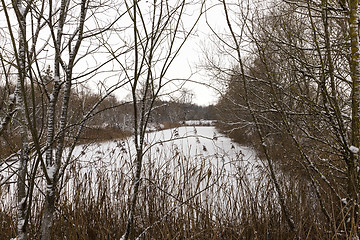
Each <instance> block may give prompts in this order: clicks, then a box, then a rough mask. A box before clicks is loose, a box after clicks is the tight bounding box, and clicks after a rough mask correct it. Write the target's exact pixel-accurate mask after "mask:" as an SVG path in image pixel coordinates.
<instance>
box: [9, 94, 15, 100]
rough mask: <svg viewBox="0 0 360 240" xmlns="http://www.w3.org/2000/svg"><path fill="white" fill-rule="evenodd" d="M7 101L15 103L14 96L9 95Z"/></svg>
mask: <svg viewBox="0 0 360 240" xmlns="http://www.w3.org/2000/svg"><path fill="white" fill-rule="evenodd" d="M9 100H10V101H11V102H14V101H15V94H10V95H9Z"/></svg>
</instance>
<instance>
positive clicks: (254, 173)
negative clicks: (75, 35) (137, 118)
mask: <svg viewBox="0 0 360 240" xmlns="http://www.w3.org/2000/svg"><path fill="white" fill-rule="evenodd" d="M134 145H135V144H134V142H133V138H128V139H124V140H113V141H108V142H101V143H93V144H88V145H79V146H77V147H76V148H75V149H74V152H73V155H72V161H71V163H70V165H69V166H68V171H67V173H66V176H65V177H64V178H63V179H64V181H65V182H64V183H63V184H62V186H63V187H62V193H61V196H63V197H65V198H66V199H68V200H69V201H71V199H72V198H73V197H74V196H75V195H76V194H79V193H78V192H77V191H76V190H75V189H74V187H73V186H77V185H78V184H79V183H81V184H84V186H86V188H87V189H88V191H93V194H96V192H97V187H98V186H99V184H100V183H101V182H106V184H108V186H110V187H109V188H110V189H109V191H111V192H110V196H112V198H113V201H122V202H125V201H127V197H128V196H127V194H128V190H129V189H130V187H131V183H132V181H131V180H132V178H133V176H134V171H135V167H134V166H135V164H134V161H135V147H134ZM144 149H145V154H144V160H143V171H142V179H143V184H144V185H146V184H150V183H151V184H154V185H156V186H157V187H158V188H159V189H163V190H164V191H165V190H166V191H169V192H170V193H171V194H172V195H174V196H175V195H176V196H178V197H179V198H181V199H189V198H191V197H194V196H199V197H201V199H203V200H204V199H206V201H205V202H206V203H207V204H210V205H211V207H212V208H223V207H226V206H224V204H226V205H229V204H230V205H231V204H232V201H239V194H251V193H252V192H255V191H256V187H257V186H258V184H259V182H258V180H259V179H260V178H261V175H262V168H263V167H262V162H261V161H260V160H258V158H257V157H256V154H255V152H254V150H253V149H251V148H249V147H244V146H240V145H238V144H236V143H234V142H233V141H232V140H231V139H230V138H228V137H226V136H224V135H222V134H220V133H219V132H217V131H216V129H215V127H213V126H183V127H179V128H176V129H167V130H161V131H155V132H149V133H147V135H146V144H145V148H144ZM64 156H66V154H64ZM3 177H5V176H3ZM40 185H41V184H38V186H40ZM11 192H13V191H9V192H8V194H7V196H6V197H5V198H2V201H5V202H6V201H9V200H10V199H12V200H15V194H13V193H14V192H13V193H11ZM119 193H121V194H119ZM119 196H121V198H122V199H119ZM6 199H7V200H6ZM224 199H230V200H226V201H224ZM229 201H230V202H229ZM207 207H209V206H207Z"/></svg>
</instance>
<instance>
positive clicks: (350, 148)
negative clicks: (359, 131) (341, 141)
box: [349, 146, 359, 154]
mask: <svg viewBox="0 0 360 240" xmlns="http://www.w3.org/2000/svg"><path fill="white" fill-rule="evenodd" d="M349 150H350V151H351V152H352V153H354V154H356V153H358V152H359V148H357V147H355V146H350V147H349Z"/></svg>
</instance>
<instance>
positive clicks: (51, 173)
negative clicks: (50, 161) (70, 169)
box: [46, 165, 56, 179]
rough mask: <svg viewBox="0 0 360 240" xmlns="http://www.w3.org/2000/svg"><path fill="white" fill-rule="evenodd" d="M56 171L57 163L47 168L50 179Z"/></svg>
mask: <svg viewBox="0 0 360 240" xmlns="http://www.w3.org/2000/svg"><path fill="white" fill-rule="evenodd" d="M55 171H56V168H55V165H52V166H50V167H47V168H46V172H47V174H48V176H49V178H50V179H53V178H54V174H55Z"/></svg>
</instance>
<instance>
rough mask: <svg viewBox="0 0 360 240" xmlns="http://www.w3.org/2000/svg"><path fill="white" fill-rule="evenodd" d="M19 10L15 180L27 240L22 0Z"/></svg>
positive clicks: (20, 234) (20, 235)
mask: <svg viewBox="0 0 360 240" xmlns="http://www.w3.org/2000/svg"><path fill="white" fill-rule="evenodd" d="M17 9H18V10H19V16H18V19H19V20H20V21H19V36H18V37H19V47H18V49H19V54H18V78H17V86H16V90H15V94H16V100H17V108H18V109H19V118H20V121H21V151H20V159H19V168H18V179H17V199H18V202H17V205H18V206H17V217H18V222H17V231H18V232H17V234H18V237H17V238H18V239H19V240H25V239H27V221H26V215H27V197H26V196H27V189H26V172H27V164H28V155H29V149H28V139H27V136H28V134H27V125H26V117H25V97H26V95H25V89H24V84H25V83H24V82H25V75H26V70H25V44H26V35H25V34H26V15H25V9H24V6H23V2H22V0H19V1H17Z"/></svg>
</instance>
